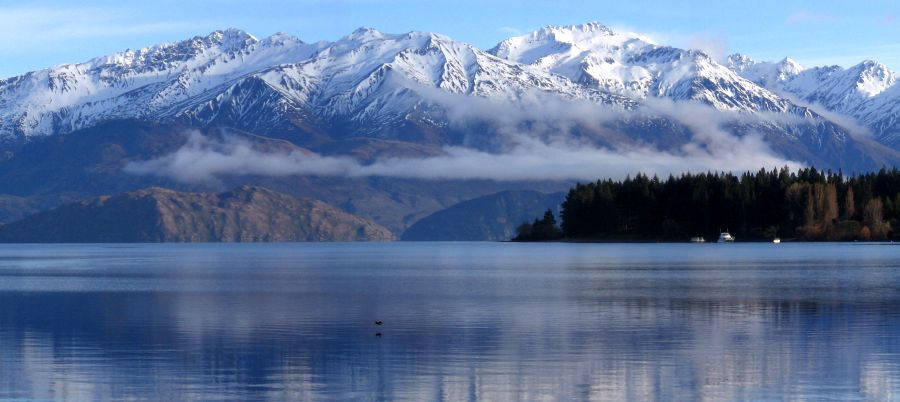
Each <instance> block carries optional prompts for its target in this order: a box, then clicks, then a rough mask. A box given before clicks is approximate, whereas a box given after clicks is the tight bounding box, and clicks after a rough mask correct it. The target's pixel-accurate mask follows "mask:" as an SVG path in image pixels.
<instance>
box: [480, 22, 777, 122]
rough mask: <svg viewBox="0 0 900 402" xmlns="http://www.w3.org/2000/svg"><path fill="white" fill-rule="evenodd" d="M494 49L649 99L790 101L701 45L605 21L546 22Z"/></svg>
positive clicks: (759, 105)
mask: <svg viewBox="0 0 900 402" xmlns="http://www.w3.org/2000/svg"><path fill="white" fill-rule="evenodd" d="M491 52H492V53H494V54H496V55H497V56H499V57H502V58H505V59H508V60H511V61H515V62H519V63H523V64H527V65H531V66H534V67H536V68H539V69H541V70H544V71H548V72H552V73H555V74H559V75H562V76H565V77H568V78H570V79H572V80H574V81H576V82H579V83H582V84H584V85H586V86H589V87H595V88H599V89H602V90H605V91H609V92H612V93H616V94H620V95H624V96H628V97H632V98H636V99H643V98H647V97H651V96H652V97H661V98H669V99H674V100H695V101H700V102H704V103H707V104H710V105H712V106H714V107H716V108H718V109H720V110H737V111H775V112H784V111H786V110H788V109H789V108H790V105H789V102H786V101H785V100H783V99H780V98H779V97H778V96H776V95H775V94H773V93H771V92H770V91H768V90H766V89H764V88H761V87H759V86H757V85H754V84H753V83H752V82H749V81H748V80H746V79H744V78H742V77H740V76H739V75H737V74H736V73H735V72H734V71H732V70H730V69H729V68H727V67H725V66H722V65H720V64H719V63H717V62H716V61H715V60H713V59H712V58H711V57H710V56H708V55H707V54H705V53H703V52H701V51H697V50H684V49H677V48H673V47H669V46H660V45H657V44H654V43H652V42H651V41H650V39H648V38H646V37H644V36H642V35H639V34H634V33H628V32H616V31H613V30H612V29H610V28H608V27H606V26H603V25H601V24H599V23H596V22H594V23H588V24H582V25H573V26H567V27H553V26H550V27H546V28H542V29H540V30H537V31H534V32H532V33H530V34H527V35H523V36H517V37H513V38H509V39H507V40H505V41H503V42H501V43H500V44H498V45H497V46H496V47H495V48H493V49H491Z"/></svg>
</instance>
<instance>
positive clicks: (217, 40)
mask: <svg viewBox="0 0 900 402" xmlns="http://www.w3.org/2000/svg"><path fill="white" fill-rule="evenodd" d="M325 45H326V44H325V43H319V44H306V43H303V42H301V41H299V40H297V39H296V38H293V37H290V36H288V35H285V34H277V35H274V36H272V37H269V38H266V39H264V40H262V41H260V40H257V39H256V38H254V37H253V36H251V35H249V34H247V33H245V32H243V31H240V30H236V29H228V30H225V31H216V32H213V33H211V34H209V35H208V36H206V37H195V38H192V39H189V40H186V41H183V42H179V43H174V44H163V45H157V46H153V47H150V48H144V49H140V50H129V51H125V52H121V53H116V54H113V55H110V56H105V57H98V58H96V59H93V60H90V61H88V62H85V63H80V64H65V65H61V66H57V67H54V68H50V69H45V70H40V71H35V72H31V73H27V74H25V75H21V76H18V77H13V78H9V79H6V80H3V81H0V118H2V119H0V136H3V137H5V138H10V137H23V136H24V137H27V136H32V135H49V134H58V133H66V132H69V131H72V130H75V129H78V128H82V127H87V126H90V125H93V124H96V123H97V122H99V121H103V120H105V119H110V118H126V117H146V116H151V115H153V114H154V113H155V112H157V111H159V110H162V109H165V108H167V107H168V106H170V105H172V104H175V103H177V102H181V101H184V100H187V99H190V98H192V97H195V96H198V95H201V94H203V93H205V92H207V91H209V90H210V89H212V88H215V87H217V86H220V85H221V84H222V83H223V82H228V81H230V80H234V79H237V78H239V77H242V76H244V75H246V74H250V73H253V72H256V71H259V70H261V69H264V68H268V67H270V66H271V65H272V64H278V63H290V62H297V61H301V60H305V59H308V58H309V57H310V56H311V55H312V54H314V53H315V52H316V51H317V50H319V49H321V48H322V47H324V46H325Z"/></svg>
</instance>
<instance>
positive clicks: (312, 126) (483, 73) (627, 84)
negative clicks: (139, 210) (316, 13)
mask: <svg viewBox="0 0 900 402" xmlns="http://www.w3.org/2000/svg"><path fill="white" fill-rule="evenodd" d="M736 63H737V61H735V63H732V64H731V65H730V67H731V68H729V66H724V65H722V64H719V63H718V62H716V61H715V60H713V59H712V58H711V57H709V56H708V55H706V54H704V53H703V52H700V51H696V50H683V49H677V48H673V47H667V46H661V45H657V44H654V43H652V42H651V41H650V40H649V39H647V38H645V37H643V36H641V35H636V34H630V33H618V32H615V31H613V30H611V29H609V28H607V27H605V26H603V25H600V24H598V23H590V24H584V25H577V26H570V27H547V28H543V29H541V30H538V31H535V32H533V33H531V34H529V35H524V36H519V37H515V38H510V39H508V40H506V41H504V42H502V43H500V44H499V45H498V46H497V47H495V48H494V49H492V50H490V51H482V50H480V49H477V48H475V47H473V46H472V45H469V44H466V43H463V42H458V41H454V40H452V39H450V38H448V37H446V36H443V35H438V34H433V33H427V32H410V33H406V34H386V33H382V32H379V31H377V30H374V29H369V28H361V29H358V30H356V31H354V32H353V33H351V34H350V35H348V36H346V37H344V38H341V39H339V40H337V41H335V42H320V43H314V44H309V43H304V42H302V41H300V40H299V39H296V38H293V37H291V36H289V35H286V34H276V35H274V36H271V37H268V38H264V39H262V40H259V39H256V38H254V37H253V36H251V35H249V34H247V33H245V32H243V31H240V30H236V29H228V30H225V31H216V32H213V33H211V34H209V35H207V36H205V37H195V38H192V39H189V40H186V41H183V42H178V43H173V44H163V45H157V46H153V47H150V48H145V49H141V50H136V51H125V52H121V53H117V54H114V55H111V56H106V57H99V58H96V59H93V60H90V61H88V62H85V63H80V64H67V65H61V66H57V67H54V68H50V69H45V70H40V71H35V72H31V73H27V74H24V75H21V76H18V77H13V78H9V79H6V80H3V81H0V139H2V140H3V141H7V142H21V141H27V140H28V139H29V138H35V137H39V136H47V135H61V134H66V133H69V132H72V131H75V130H78V129H81V128H86V127H92V126H95V125H97V124H98V123H101V122H104V121H108V120H113V119H138V120H147V121H152V122H158V123H172V122H175V123H180V124H187V125H193V126H198V127H219V126H222V127H232V128H237V129H241V130H246V131H250V132H254V133H259V134H263V135H267V136H272V137H279V138H284V139H288V140H290V141H292V142H294V143H296V144H298V145H301V146H305V147H311V148H315V147H317V146H324V145H327V144H329V143H334V142H335V141H342V140H345V139H348V138H353V137H367V138H372V139H378V140H382V139H383V140H400V141H406V142H409V143H417V144H427V145H429V146H441V145H447V144H452V145H463V146H470V145H471V146H478V147H490V146H492V145H494V144H492V143H491V141H492V140H491V138H490V137H491V136H492V134H493V133H494V132H492V131H491V129H490V127H484V126H477V124H476V125H475V126H474V127H463V128H459V127H452V126H454V124H455V123H458V121H459V120H461V117H459V110H464V109H468V110H469V112H471V110H472V109H476V108H478V107H479V106H478V105H482V106H484V105H486V104H484V103H478V102H476V100H479V101H480V100H484V99H487V100H489V101H492V102H494V103H496V104H501V103H502V104H504V105H510V104H512V105H530V107H532V110H538V109H540V107H541V106H543V105H544V104H545V103H546V102H547V101H548V100H550V101H552V102H553V103H554V104H555V105H556V104H559V103H560V102H561V103H562V104H565V105H567V106H566V107H564V108H563V109H565V108H568V104H567V103H566V102H578V104H579V105H585V104H593V105H599V109H598V108H596V107H594V106H592V108H593V109H591V110H590V111H589V112H586V113H582V114H581V115H580V117H584V116H587V120H590V118H591V116H592V115H594V114H604V113H605V111H607V110H608V111H613V112H615V113H606V114H607V115H614V116H619V117H620V118H621V120H619V121H610V120H609V117H608V116H607V120H606V121H605V122H602V123H601V122H598V121H588V122H587V123H584V124H583V125H582V126H580V127H579V126H577V125H578V124H582V123H581V122H573V124H568V122H564V123H565V124H557V125H556V126H554V125H544V124H534V123H543V122H534V121H531V122H524V123H523V122H521V121H520V122H516V124H520V125H522V126H519V127H515V128H514V129H513V130H512V131H515V130H518V129H520V128H522V127H534V126H544V127H549V128H548V129H547V130H548V131H553V130H555V129H557V127H562V126H568V128H565V129H566V130H569V132H571V133H580V134H582V135H584V137H585V138H587V137H590V138H591V140H593V141H595V142H596V143H598V144H600V145H604V146H613V147H614V146H616V145H623V144H626V145H629V144H630V145H646V144H651V145H652V146H655V147H658V148H661V149H673V150H678V149H680V148H679V147H681V146H683V145H684V144H685V142H686V141H688V140H690V137H691V135H692V134H691V132H692V131H696V127H694V128H692V125H693V124H696V123H690V122H685V121H683V120H684V119H681V117H683V116H673V115H672V114H673V112H672V110H663V111H660V110H653V109H654V107H656V106H654V102H657V100H658V99H663V100H665V101H679V102H684V103H687V104H705V105H710V106H712V107H714V108H716V109H719V110H720V111H722V112H724V113H727V114H728V117H727V118H725V119H719V118H716V119H714V120H716V121H719V123H707V124H711V125H713V126H716V127H714V128H716V129H718V125H719V124H720V123H721V122H724V121H726V120H727V121H731V123H729V124H730V126H729V127H726V129H729V130H731V131H732V133H733V134H737V135H745V134H760V135H762V136H763V137H764V138H765V139H766V140H767V141H769V142H771V143H772V144H775V146H777V147H778V148H779V149H778V151H779V152H782V153H783V154H784V155H786V156H789V157H792V158H799V159H800V160H805V161H810V162H816V163H820V162H821V163H832V162H834V164H840V163H844V162H845V161H844V159H846V158H847V156H846V155H843V154H842V152H843V151H842V149H844V148H846V147H849V146H852V144H849V142H848V141H852V139H851V138H849V137H848V134H847V132H846V131H845V130H844V129H843V128H841V127H840V126H839V125H836V124H834V123H833V122H831V121H829V120H828V119H826V118H824V117H822V116H821V115H819V114H817V113H815V112H814V111H812V110H810V109H809V108H807V107H805V106H802V105H798V104H797V103H796V102H792V101H791V100H789V99H787V98H786V97H783V96H779V95H777V94H776V92H777V91H773V90H770V89H766V88H764V87H763V86H761V85H760V84H765V86H769V85H768V81H764V80H762V78H759V77H765V78H766V79H767V80H768V79H769V78H768V77H775V78H772V79H773V80H775V81H777V82H782V83H790V82H794V81H791V80H792V79H794V80H796V79H797V77H801V76H802V74H801V71H806V70H801V69H800V68H799V67H797V68H796V69H791V68H789V67H791V66H786V68H784V69H779V70H777V73H773V72H772V71H770V70H771V68H770V66H766V65H763V64H759V63H755V62H753V61H752V60H749V59H745V60H743V61H742V63H743V64H741V66H742V67H740V68H738V67H736V66H737V64H736ZM794 70H796V71H794ZM773 71H774V70H773ZM773 74H774V75H773ZM742 75H743V76H742ZM782 76H783V78H782ZM754 77H756V78H754ZM791 77H794V78H791ZM891 79H893V78H891ZM754 81H755V82H754ZM796 82H798V83H799V82H800V81H796ZM770 87H771V86H770ZM780 88H781V87H779V89H778V91H781V89H780ZM867 88H868V90H869V91H870V92H871V91H876V89H877V88H876V85H875V84H873V85H869V86H867ZM889 92H892V91H884V93H885V94H886V93H889ZM879 96H882V95H879ZM535 107H536V108H537V109H535ZM497 110H500V109H497ZM579 110H580V109H579ZM598 110H601V112H598ZM885 110H887V109H885ZM623 111H632V112H635V113H630V114H627V116H626V114H620V113H618V112H623ZM479 112H480V113H481V115H482V116H488V119H490V118H492V117H496V118H498V119H501V118H502V117H503V116H497V114H502V112H497V111H495V112H494V113H495V114H494V115H491V114H490V113H489V112H487V111H484V110H482V111H479ZM642 113H644V114H642ZM538 114H539V115H540V113H538ZM548 116H549V118H551V119H552V118H557V117H556V116H552V115H551V113H544V115H543V117H541V118H548ZM623 116H624V117H623ZM735 116H742V117H745V116H750V117H751V118H749V119H743V120H741V119H737V120H735ZM772 116H784V118H780V117H779V118H771V117H772ZM536 118H538V117H535V119H536ZM501 120H502V119H501ZM587 120H585V121H587ZM889 123H890V124H893V123H892V122H889ZM886 124H887V123H886ZM454 130H456V131H454ZM460 131H464V132H462V133H460ZM471 137H478V138H474V139H473V138H471ZM848 144H849V145H848ZM853 158H856V156H854V157H853Z"/></svg>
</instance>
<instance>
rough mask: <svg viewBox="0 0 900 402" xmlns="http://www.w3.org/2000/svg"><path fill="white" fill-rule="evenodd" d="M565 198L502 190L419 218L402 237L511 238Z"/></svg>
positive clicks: (411, 238)
mask: <svg viewBox="0 0 900 402" xmlns="http://www.w3.org/2000/svg"><path fill="white" fill-rule="evenodd" d="M563 199H565V193H553V194H545V193H540V192H537V191H503V192H500V193H497V194H491V195H486V196H484V197H478V198H475V199H472V200H468V201H463V202H461V203H459V204H456V205H453V206H451V207H449V208H447V209H444V210H441V211H438V212H435V213H434V214H432V215H429V216H427V217H425V218H423V219H421V220H419V221H418V222H416V223H415V224H413V225H412V226H411V227H410V228H409V229H407V230H406V232H404V233H403V236H402V237H401V240H409V241H426V240H431V241H478V240H494V241H501V240H509V239H511V238H512V237H514V236H515V230H516V227H518V226H519V225H520V224H522V223H523V222H526V221H531V220H533V219H534V218H535V217H538V216H541V215H543V213H544V211H546V210H547V208H550V209H552V210H554V211H558V210H559V205H560V204H561V203H562V201H563Z"/></svg>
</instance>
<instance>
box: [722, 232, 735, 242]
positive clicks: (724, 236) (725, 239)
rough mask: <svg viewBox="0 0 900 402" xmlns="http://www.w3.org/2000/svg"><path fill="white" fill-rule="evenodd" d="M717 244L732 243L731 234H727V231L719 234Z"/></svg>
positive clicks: (732, 237)
mask: <svg viewBox="0 0 900 402" xmlns="http://www.w3.org/2000/svg"><path fill="white" fill-rule="evenodd" d="M718 243H734V236H732V235H731V233H728V232H727V231H726V232H722V233H719V240H718Z"/></svg>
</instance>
